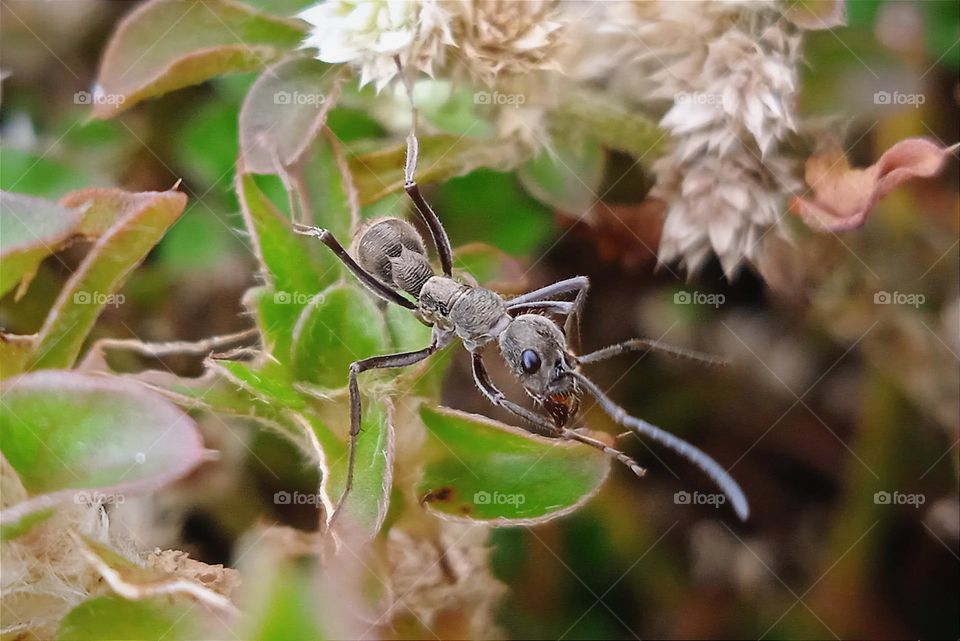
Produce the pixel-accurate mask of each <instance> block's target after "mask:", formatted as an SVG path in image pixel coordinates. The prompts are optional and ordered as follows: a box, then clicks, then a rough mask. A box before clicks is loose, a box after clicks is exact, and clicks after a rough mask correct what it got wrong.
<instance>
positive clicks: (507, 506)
mask: <svg viewBox="0 0 960 641" xmlns="http://www.w3.org/2000/svg"><path fill="white" fill-rule="evenodd" d="M420 417H421V418H422V419H423V422H424V424H425V425H426V426H427V433H428V443H429V448H430V450H431V451H430V452H429V454H428V456H427V462H426V464H425V467H424V473H423V479H422V480H421V481H420V484H419V485H418V486H417V492H418V495H419V496H420V497H421V499H422V500H423V502H424V503H425V504H426V505H428V506H429V508H430V509H431V510H433V511H434V512H437V513H439V514H441V515H444V516H450V517H458V518H466V519H471V520H476V521H485V522H490V523H501V524H511V523H514V524H517V523H535V522H540V521H545V520H549V519H550V518H554V517H557V516H560V515H563V514H567V513H569V512H571V511H573V510H575V509H576V508H578V507H579V506H580V505H582V504H583V503H584V502H586V501H587V500H588V499H589V498H590V497H591V496H592V495H593V494H594V493H595V492H596V491H597V490H598V489H599V487H600V485H601V484H602V483H603V481H604V479H605V478H606V476H607V472H608V471H609V468H610V465H609V459H607V457H605V456H604V455H603V454H602V453H600V452H598V451H596V450H593V449H591V448H589V447H586V446H584V445H580V444H578V443H574V442H570V441H559V440H551V439H545V438H541V437H537V436H533V435H531V434H529V433H528V432H524V431H523V430H521V429H519V428H516V427H511V426H508V425H505V424H503V423H499V422H497V421H493V420H490V419H488V418H485V417H483V416H477V415H475V414H467V413H464V412H458V411H455V410H451V409H447V408H436V407H423V408H421V410H420Z"/></svg>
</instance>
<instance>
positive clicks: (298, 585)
mask: <svg viewBox="0 0 960 641" xmlns="http://www.w3.org/2000/svg"><path fill="white" fill-rule="evenodd" d="M282 569H283V571H282V572H281V571H279V570H280V568H277V572H276V573H275V574H274V575H273V576H271V577H270V581H269V589H268V590H266V591H265V594H263V595H261V598H260V599H258V600H257V602H256V603H255V605H254V607H255V609H256V613H255V615H254V616H253V617H252V620H251V621H250V622H249V623H248V624H247V626H246V630H245V634H244V638H247V639H257V640H258V641H322V640H323V639H327V638H329V637H328V636H327V635H326V634H325V633H324V630H323V629H322V625H321V622H320V621H319V620H318V619H319V617H318V616H317V615H318V608H319V609H326V608H325V607H324V604H323V603H322V602H321V601H320V600H319V599H317V598H316V597H317V594H316V592H317V586H316V581H315V579H314V577H313V576H311V573H310V571H309V570H308V568H307V567H305V566H304V565H300V564H296V563H295V562H294V561H292V560H287V561H286V562H285V563H284V564H283V568H282ZM341 614H342V613H341Z"/></svg>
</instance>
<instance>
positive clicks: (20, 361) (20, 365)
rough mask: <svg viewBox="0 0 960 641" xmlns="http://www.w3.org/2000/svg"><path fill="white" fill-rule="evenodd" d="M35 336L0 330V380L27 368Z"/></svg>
mask: <svg viewBox="0 0 960 641" xmlns="http://www.w3.org/2000/svg"><path fill="white" fill-rule="evenodd" d="M35 339H36V336H20V335H18V334H4V333H2V332H0V380H2V379H4V378H10V377H11V376H16V375H17V374H19V373H21V372H23V371H24V370H25V369H27V364H28V363H29V362H30V358H31V357H32V356H33V348H34V341H35Z"/></svg>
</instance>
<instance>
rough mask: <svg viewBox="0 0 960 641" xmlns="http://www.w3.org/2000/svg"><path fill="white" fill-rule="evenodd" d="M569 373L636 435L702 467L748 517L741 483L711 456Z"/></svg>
mask: <svg viewBox="0 0 960 641" xmlns="http://www.w3.org/2000/svg"><path fill="white" fill-rule="evenodd" d="M571 374H573V376H574V377H575V378H576V379H577V382H579V383H580V384H582V385H583V386H584V387H585V388H586V390H587V391H588V392H590V394H591V395H592V396H593V397H594V398H595V399H596V400H597V403H599V404H600V407H602V408H603V411H604V412H606V413H607V414H608V415H609V416H610V418H612V419H613V420H614V421H615V422H617V423H619V424H620V425H622V426H624V427H627V428H630V429H631V430H632V431H633V432H635V433H636V434H638V435H639V436H646V437H647V438H650V439H652V440H654V441H656V442H658V443H660V444H661V445H664V446H666V447H667V448H669V449H671V450H673V451H674V452H676V453H677V454H679V455H681V456H683V457H684V458H686V459H687V460H689V461H690V462H691V463H693V464H694V465H696V466H697V467H699V468H700V469H701V470H703V471H704V473H705V474H706V475H707V476H709V477H710V479H711V480H713V482H714V483H716V484H717V486H718V487H719V488H720V490H721V491H722V492H723V493H724V494H725V495H726V496H727V498H729V499H730V503H731V504H732V505H733V510H734V511H735V512H736V513H737V516H738V517H740V520H741V521H746V520H747V518H748V517H749V516H750V507H749V505H748V504H747V497H746V496H745V495H744V493H743V490H742V489H740V486H739V485H738V484H737V482H736V481H734V480H733V477H731V476H730V475H729V474H728V473H727V471H726V470H725V469H723V468H722V467H721V466H720V464H719V463H717V462H716V461H714V460H713V459H712V458H710V457H709V456H708V455H707V454H706V453H704V452H703V451H702V450H700V449H698V448H696V447H694V446H693V445H691V444H690V443H687V442H686V441H684V440H683V439H681V438H678V437H676V436H674V435H673V434H670V433H669V432H665V431H664V430H662V429H660V428H659V427H657V426H656V425H651V424H650V423H647V422H646V421H644V420H641V419H639V418H637V417H635V416H631V415H630V414H627V411H626V410H625V409H623V408H622V407H620V406H619V405H617V404H616V403H614V402H613V401H612V400H610V398H609V397H608V396H607V395H606V394H604V393H603V392H602V391H600V388H599V387H597V385H596V383H594V382H593V381H591V380H590V379H589V378H587V377H586V376H584V375H583V374H581V373H580V372H577V371H573V372H571Z"/></svg>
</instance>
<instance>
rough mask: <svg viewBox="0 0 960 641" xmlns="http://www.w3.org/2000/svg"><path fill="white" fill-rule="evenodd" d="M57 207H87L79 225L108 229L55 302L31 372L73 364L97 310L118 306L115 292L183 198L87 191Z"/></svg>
mask: <svg viewBox="0 0 960 641" xmlns="http://www.w3.org/2000/svg"><path fill="white" fill-rule="evenodd" d="M63 202H64V203H65V204H67V205H70V206H78V207H79V206H84V207H89V209H88V211H87V215H86V219H85V221H84V225H85V226H87V225H90V226H94V225H95V224H96V225H99V224H105V222H106V221H108V220H109V221H110V223H111V226H110V227H109V229H107V230H106V231H105V232H104V233H103V235H102V236H100V238H99V239H98V240H97V242H96V243H94V245H93V247H92V248H91V249H90V251H89V252H88V253H87V255H86V257H85V258H84V259H83V262H82V263H81V264H80V266H79V267H78V268H77V269H76V271H74V272H73V274H72V275H71V276H70V279H69V280H68V281H67V283H66V285H65V286H64V288H63V290H62V291H61V292H60V295H59V296H58V297H57V300H56V302H55V303H54V305H53V308H52V309H51V310H50V313H49V314H48V315H47V319H46V321H45V322H44V324H43V327H42V328H41V329H40V332H39V335H38V337H37V340H36V343H35V356H34V358H33V360H32V363H31V367H32V368H48V367H54V368H55V367H69V366H70V365H72V364H73V362H74V361H75V360H76V358H77V355H78V354H79V353H80V349H81V347H82V346H83V341H84V339H85V338H86V337H87V334H89V332H90V330H91V328H92V327H93V324H94V323H95V322H96V320H97V317H98V316H99V315H100V310H102V309H103V307H104V306H105V305H108V304H119V302H120V301H122V299H121V298H118V297H116V292H117V291H118V290H119V289H120V286H121V285H123V283H124V282H125V281H126V279H127V277H129V276H130V274H131V273H132V271H133V269H134V268H135V267H136V266H137V265H138V264H140V262H141V261H142V260H143V259H144V258H145V257H146V255H147V253H148V252H149V251H150V250H151V249H152V248H153V246H154V245H156V244H157V242H158V241H159V240H160V238H162V237H163V234H164V232H166V230H167V228H169V227H170V225H172V224H173V223H174V221H176V219H177V218H178V217H179V216H180V214H181V213H183V209H184V207H185V206H186V203H187V197H186V195H184V194H182V193H180V192H178V191H165V192H143V193H131V192H125V191H122V190H119V189H88V190H83V191H79V192H74V193H72V194H69V195H68V196H66V197H65V198H64V200H63Z"/></svg>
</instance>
